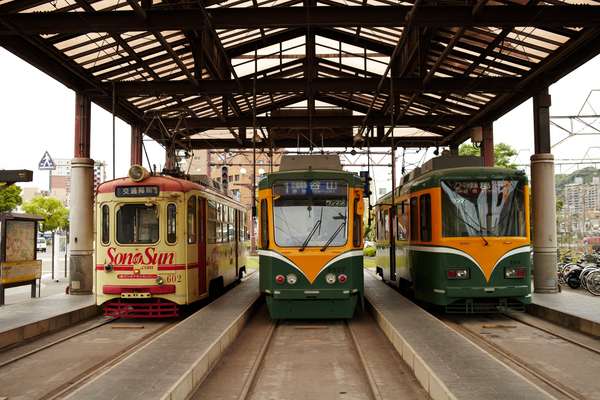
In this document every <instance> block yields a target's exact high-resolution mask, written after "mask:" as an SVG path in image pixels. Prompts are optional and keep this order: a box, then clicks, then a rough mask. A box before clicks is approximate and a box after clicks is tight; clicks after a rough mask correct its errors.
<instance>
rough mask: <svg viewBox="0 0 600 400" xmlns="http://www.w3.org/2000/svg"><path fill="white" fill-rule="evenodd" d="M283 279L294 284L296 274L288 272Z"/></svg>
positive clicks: (296, 280) (296, 278) (296, 279)
mask: <svg viewBox="0 0 600 400" xmlns="http://www.w3.org/2000/svg"><path fill="white" fill-rule="evenodd" d="M285 279H286V280H287V283H288V284H289V285H295V284H296V282H298V277H297V276H296V274H288V275H287V276H286V278H285Z"/></svg>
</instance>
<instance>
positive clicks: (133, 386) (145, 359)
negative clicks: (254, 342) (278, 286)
mask: <svg viewBox="0 0 600 400" xmlns="http://www.w3.org/2000/svg"><path fill="white" fill-rule="evenodd" d="M259 298H260V293H259V290H258V274H252V275H251V276H249V277H248V278H247V279H246V280H245V281H244V282H243V283H242V284H240V285H239V286H237V287H235V288H233V289H231V290H230V291H228V292H227V293H226V294H225V295H223V296H222V297H221V298H219V299H218V300H216V301H214V302H212V303H211V304H209V305H207V306H205V307H204V308H202V309H201V310H200V311H198V312H196V313H194V314H193V315H191V316H190V317H188V318H186V319H185V320H184V321H182V322H180V323H179V324H177V325H175V326H174V327H173V328H171V329H169V330H168V331H166V332H165V333H163V334H162V335H160V336H159V337H157V338H156V339H155V340H153V341H151V342H150V343H148V344H147V345H145V346H144V347H142V348H141V349H139V350H138V351H137V352H135V353H133V354H131V355H130V356H129V357H127V358H126V359H124V360H123V361H121V362H120V363H118V364H117V365H115V366H113V367H112V368H110V369H109V370H108V371H106V372H105V373H103V374H102V375H99V376H98V377H97V378H96V379H94V380H93V381H92V382H90V383H88V384H87V385H85V386H83V387H81V388H80V389H79V390H77V391H75V392H74V393H73V394H71V396H69V397H68V399H82V400H108V399H110V400H117V399H127V400H138V399H139V400H150V399H168V400H176V399H185V398H187V397H188V396H189V395H190V394H191V393H192V392H193V390H194V388H195V387H196V386H198V384H199V383H201V382H202V380H203V379H204V377H205V375H206V374H207V373H208V371H210V369H211V368H212V367H213V366H214V365H215V363H216V362H217V360H218V359H219V357H220V356H221V354H222V353H223V352H224V351H225V349H226V348H227V346H229V345H230V344H231V343H232V342H233V341H234V339H235V338H236V337H237V335H238V334H239V332H240V331H241V330H242V328H243V327H244V325H245V324H246V321H247V319H248V318H249V317H250V315H251V313H252V310H253V309H254V306H255V304H256V303H257V302H258V300H259ZM234 379H235V378H234Z"/></svg>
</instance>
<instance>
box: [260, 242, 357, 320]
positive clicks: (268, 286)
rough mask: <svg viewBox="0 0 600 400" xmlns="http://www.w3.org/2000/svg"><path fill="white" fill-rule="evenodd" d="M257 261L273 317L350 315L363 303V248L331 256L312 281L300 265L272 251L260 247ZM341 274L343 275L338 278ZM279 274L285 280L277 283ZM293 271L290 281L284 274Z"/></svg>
mask: <svg viewBox="0 0 600 400" xmlns="http://www.w3.org/2000/svg"><path fill="white" fill-rule="evenodd" d="M259 263H260V290H261V292H262V293H264V294H265V297H266V299H267V306H268V309H269V314H270V315H271V318H273V319H349V318H352V316H353V315H354V309H355V308H356V306H357V304H360V305H361V306H362V304H363V293H364V280H363V255H362V250H354V251H348V252H345V253H341V254H339V255H338V256H336V257H334V258H333V259H332V260H331V261H329V262H328V263H327V264H326V265H324V266H323V268H322V270H321V271H320V272H319V274H318V275H317V277H316V278H315V279H314V280H313V281H312V282H310V281H309V280H308V279H307V277H306V276H305V275H304V272H303V271H302V267H301V266H300V265H296V264H294V263H293V262H292V261H291V260H289V259H287V258H286V257H284V256H283V255H281V254H279V253H276V252H275V251H272V250H269V251H265V250H261V251H260V252H259ZM342 274H343V275H345V279H344V280H343V281H342V282H340V281H339V277H340V276H341V275H342ZM278 275H281V276H283V277H285V278H286V281H284V282H279V283H277V282H276V280H275V278H276V277H277V276H278ZM292 275H293V276H295V277H296V281H295V282H293V283H290V281H288V280H287V278H288V277H290V276H292ZM327 275H334V276H335V277H336V278H335V280H334V282H329V283H328V282H327V281H326V279H325V277H326V276H327Z"/></svg>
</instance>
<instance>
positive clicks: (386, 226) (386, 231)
mask: <svg viewBox="0 0 600 400" xmlns="http://www.w3.org/2000/svg"><path fill="white" fill-rule="evenodd" d="M389 238H390V210H385V211H384V212H383V237H382V239H383V240H388V239H389Z"/></svg>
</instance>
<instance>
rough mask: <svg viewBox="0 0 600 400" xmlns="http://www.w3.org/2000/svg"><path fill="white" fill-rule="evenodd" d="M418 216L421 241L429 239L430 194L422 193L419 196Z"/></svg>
mask: <svg viewBox="0 0 600 400" xmlns="http://www.w3.org/2000/svg"><path fill="white" fill-rule="evenodd" d="M419 206H420V210H419V217H420V221H421V223H420V225H421V241H423V242H430V241H431V195H428V194H424V195H422V196H421V197H420V198H419Z"/></svg>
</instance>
